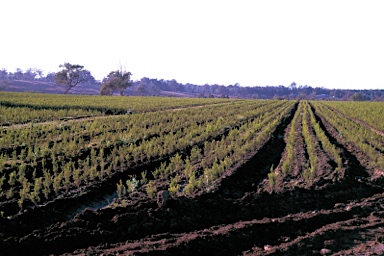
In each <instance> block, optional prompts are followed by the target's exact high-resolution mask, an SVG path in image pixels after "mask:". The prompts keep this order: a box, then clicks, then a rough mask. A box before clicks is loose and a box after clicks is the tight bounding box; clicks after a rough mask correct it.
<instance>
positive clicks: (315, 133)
mask: <svg viewBox="0 0 384 256" xmlns="http://www.w3.org/2000/svg"><path fill="white" fill-rule="evenodd" d="M297 133H299V134H297ZM298 137H301V138H302V139H303V143H304V149H305V151H306V154H305V155H306V156H307V158H308V159H306V161H307V162H306V164H305V168H304V169H303V170H302V173H301V177H302V178H303V179H304V180H305V181H306V183H307V184H310V183H311V182H312V181H313V179H314V178H315V175H316V171H317V169H318V168H319V167H318V151H319V150H323V151H324V152H326V153H327V155H328V157H329V158H330V159H331V160H332V161H334V162H335V163H336V165H337V166H336V168H335V171H338V170H339V169H340V168H342V167H343V160H342V158H341V156H340V150H339V149H338V148H337V147H336V146H335V145H334V144H332V143H331V142H330V141H329V138H328V137H327V135H326V134H325V132H324V130H323V129H322V128H321V126H320V124H319V123H318V122H317V121H316V117H315V115H314V113H313V111H312V108H311V105H310V104H309V102H308V101H300V103H299V106H298V109H297V111H296V113H295V115H294V117H293V119H292V122H291V125H290V128H289V130H288V132H287V136H286V137H285V142H286V148H285V151H284V154H283V155H284V161H283V162H282V163H280V164H279V166H277V167H276V168H274V167H273V166H272V167H271V170H270V173H269V174H268V179H269V187H270V188H272V189H274V187H275V185H276V183H277V180H278V179H284V177H286V176H287V175H291V173H292V170H294V168H295V164H296V163H295V156H296V153H295V148H296V147H299V146H300V145H299V144H298V140H299V138H298Z"/></svg>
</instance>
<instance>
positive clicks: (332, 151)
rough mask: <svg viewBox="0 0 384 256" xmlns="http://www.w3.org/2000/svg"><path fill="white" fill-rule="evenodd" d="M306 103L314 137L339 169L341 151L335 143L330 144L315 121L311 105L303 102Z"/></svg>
mask: <svg viewBox="0 0 384 256" xmlns="http://www.w3.org/2000/svg"><path fill="white" fill-rule="evenodd" d="M305 104H306V105H307V109H308V113H309V117H310V125H311V127H312V128H313V129H314V131H315V133H316V137H317V138H318V140H319V141H320V143H321V147H322V148H323V149H324V151H325V152H327V154H328V155H329V157H330V158H331V159H332V160H333V161H334V162H335V163H336V165H337V167H336V171H338V170H340V169H341V168H342V167H343V159H342V157H341V152H340V150H339V149H338V148H337V146H336V145H335V144H332V143H331V141H330V140H329V138H328V136H327V135H326V134H325V131H324V130H323V129H322V128H321V126H320V124H319V122H317V120H316V117H315V114H314V113H313V110H312V106H311V105H310V104H309V103H308V102H305Z"/></svg>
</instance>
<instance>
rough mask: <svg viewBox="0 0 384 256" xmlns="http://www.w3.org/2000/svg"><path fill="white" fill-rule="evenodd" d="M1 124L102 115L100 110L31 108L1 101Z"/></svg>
mask: <svg viewBox="0 0 384 256" xmlns="http://www.w3.org/2000/svg"><path fill="white" fill-rule="evenodd" d="M0 113H1V114H0V115H1V119H0V126H9V125H12V124H25V123H30V122H44V121H53V120H64V119H76V118H83V117H91V116H98V115H102V114H103V113H101V112H100V111H96V110H83V109H58V110H52V109H39V110H36V109H31V108H27V107H6V106H3V105H2V104H1V102H0Z"/></svg>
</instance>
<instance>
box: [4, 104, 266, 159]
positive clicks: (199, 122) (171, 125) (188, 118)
mask: <svg viewBox="0 0 384 256" xmlns="http://www.w3.org/2000/svg"><path fill="white" fill-rule="evenodd" d="M271 103H272V101H259V102H257V103H252V104H250V102H248V103H247V102H236V103H233V104H231V105H230V106H222V105H212V106H210V107H205V108H199V109H196V108H187V109H183V110H179V111H178V112H177V114H176V113H173V112H169V111H168V112H167V111H160V112H151V113H144V114H135V115H131V116H113V117H107V118H103V119H94V120H81V121H77V122H68V123H64V124H62V123H51V124H47V125H44V126H40V125H34V124H33V123H31V124H30V125H29V126H28V127H23V128H20V129H7V130H0V142H1V143H0V145H1V147H0V153H1V152H5V153H6V152H8V155H9V156H10V155H11V153H12V149H19V152H16V153H17V154H19V153H20V152H21V150H22V149H25V151H27V152H29V151H31V149H33V148H40V149H41V150H42V151H44V154H43V156H46V153H47V152H48V151H54V153H55V154H56V153H57V152H58V151H60V152H61V153H66V152H68V153H70V154H77V153H78V152H77V151H76V150H74V149H76V148H77V149H79V148H80V149H84V148H87V147H88V146H89V143H91V142H92V144H93V145H96V144H97V146H98V147H108V146H110V145H112V144H115V143H120V144H128V145H129V144H132V143H133V144H138V143H139V142H140V141H141V140H143V139H144V140H148V139H149V138H151V137H154V136H155V137H161V136H162V135H163V134H168V133H177V132H181V131H182V129H184V128H187V127H189V126H191V125H192V126H201V127H200V128H206V129H208V130H209V129H211V128H212V127H211V126H212V125H220V124H221V123H222V122H223V121H224V119H226V121H225V122H232V123H234V122H237V121H238V120H241V118H242V115H243V113H242V112H245V113H247V115H248V114H250V115H252V112H254V111H255V108H257V107H261V106H262V105H265V104H271ZM236 111H238V112H236ZM215 116H216V117H215ZM213 118H216V119H217V120H215V121H216V122H215V123H214V124H213V123H212V122H213V121H214V120H213ZM207 123H210V126H206V125H207ZM205 126H206V127H205ZM187 135H188V136H189V137H191V139H193V133H189V134H187ZM41 150H40V151H41ZM13 151H14V150H13ZM35 153H36V150H35ZM38 156H39V155H38Z"/></svg>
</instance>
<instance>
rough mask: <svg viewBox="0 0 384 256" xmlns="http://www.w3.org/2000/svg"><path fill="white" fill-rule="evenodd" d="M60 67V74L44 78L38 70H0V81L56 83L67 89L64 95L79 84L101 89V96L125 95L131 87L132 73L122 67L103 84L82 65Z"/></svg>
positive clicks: (68, 64) (50, 74) (49, 74)
mask: <svg viewBox="0 0 384 256" xmlns="http://www.w3.org/2000/svg"><path fill="white" fill-rule="evenodd" d="M59 67H60V68H61V70H60V71H59V72H56V73H55V72H50V73H48V74H47V75H46V76H43V71H42V70H41V69H37V68H29V69H27V70H26V71H25V72H23V71H22V70H21V69H20V68H17V69H16V71H15V72H8V71H7V70H6V69H4V68H3V69H1V70H0V80H2V81H7V80H27V81H35V80H39V81H44V82H51V83H56V84H60V85H63V86H65V87H66V90H65V92H64V94H67V93H68V92H69V91H70V90H71V89H72V88H74V87H76V86H77V85H79V84H90V85H97V86H99V87H100V92H99V94H100V95H113V93H114V92H115V91H118V92H119V93H120V95H124V91H125V90H126V89H127V87H129V86H130V85H131V80H130V79H131V75H132V74H131V72H129V71H126V70H123V68H122V67H121V66H120V68H119V69H118V70H115V71H111V72H110V73H109V74H108V75H107V76H106V77H105V78H104V79H103V80H102V81H101V82H99V81H96V79H95V78H94V77H93V76H92V74H91V72H90V71H89V70H87V69H85V68H84V66H82V65H79V64H71V63H68V62H65V63H64V64H62V65H60V66H59Z"/></svg>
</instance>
